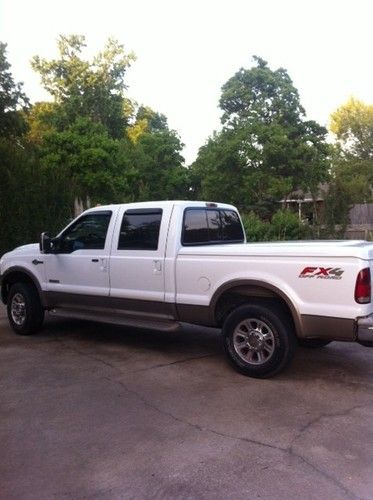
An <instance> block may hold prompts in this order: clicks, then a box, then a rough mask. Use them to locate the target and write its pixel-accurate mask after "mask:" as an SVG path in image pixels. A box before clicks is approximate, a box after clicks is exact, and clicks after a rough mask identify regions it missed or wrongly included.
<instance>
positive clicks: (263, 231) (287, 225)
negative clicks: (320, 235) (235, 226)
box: [242, 210, 309, 241]
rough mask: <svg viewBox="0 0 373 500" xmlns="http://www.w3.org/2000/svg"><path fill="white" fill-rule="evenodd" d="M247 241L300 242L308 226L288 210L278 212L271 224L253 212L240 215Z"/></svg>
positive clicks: (306, 233) (305, 235)
mask: <svg viewBox="0 0 373 500" xmlns="http://www.w3.org/2000/svg"><path fill="white" fill-rule="evenodd" d="M242 222H243V225H244V228H245V231H246V237H247V241H282V240H300V239H303V238H306V237H307V235H308V232H309V231H308V226H306V225H305V224H303V223H302V222H300V221H299V218H298V215H297V214H294V213H293V212H289V211H288V210H278V211H277V212H276V213H275V214H274V215H273V216H272V220H271V222H265V221H262V220H261V219H260V218H259V217H258V216H257V215H256V214H255V213H254V212H250V213H248V214H244V215H242Z"/></svg>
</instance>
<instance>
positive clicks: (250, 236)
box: [241, 212, 270, 241]
mask: <svg viewBox="0 0 373 500" xmlns="http://www.w3.org/2000/svg"><path fill="white" fill-rule="evenodd" d="M241 217H242V223H243V226H244V228H245V232H246V238H247V241H268V239H269V238H268V235H269V229H270V225H269V223H268V222H263V221H262V220H261V219H260V218H259V217H258V216H257V215H256V214H255V213H254V212H249V213H248V214H242V216H241Z"/></svg>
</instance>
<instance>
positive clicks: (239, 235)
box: [220, 210, 244, 241]
mask: <svg viewBox="0 0 373 500" xmlns="http://www.w3.org/2000/svg"><path fill="white" fill-rule="evenodd" d="M220 220H221V228H222V240H230V241H243V240H244V235H243V231H242V226H241V222H240V219H239V218H238V214H237V213H236V212H233V211H232V210H220Z"/></svg>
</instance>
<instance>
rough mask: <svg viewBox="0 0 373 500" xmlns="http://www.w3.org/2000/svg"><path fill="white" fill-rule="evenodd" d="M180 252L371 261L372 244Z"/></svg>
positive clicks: (325, 243) (307, 244)
mask: <svg viewBox="0 0 373 500" xmlns="http://www.w3.org/2000/svg"><path fill="white" fill-rule="evenodd" d="M179 254H180V255H222V256H229V255H232V256H234V255H236V256H246V255H247V256H258V257H259V256H260V257H264V256H276V257H282V256H283V257H355V258H360V259H364V260H373V243H370V242H368V241H363V240H335V241H333V240H328V241H313V240H312V241H284V242H280V243H279V242H268V243H242V244H235V245H224V244H221V245H202V246H193V247H182V248H181V249H180V251H179Z"/></svg>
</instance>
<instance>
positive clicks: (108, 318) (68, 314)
mask: <svg viewBox="0 0 373 500" xmlns="http://www.w3.org/2000/svg"><path fill="white" fill-rule="evenodd" d="M49 314H50V315H51V316H58V317H63V318H72V319H82V320H87V321H97V322H100V323H110V324H112V325H121V326H132V327H134V328H143V329H146V330H161V331H163V332H175V331H177V330H178V329H179V328H180V326H181V325H180V323H179V322H178V321H175V320H171V319H166V318H159V317H157V316H156V317H154V316H153V317H144V316H140V315H134V314H131V315H126V314H123V313H120V312H115V311H113V312H112V313H108V312H106V313H102V312H100V313H99V314H95V313H94V312H92V311H85V310H78V309H75V308H67V307H66V308H65V307H61V308H54V309H50V310H49Z"/></svg>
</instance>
